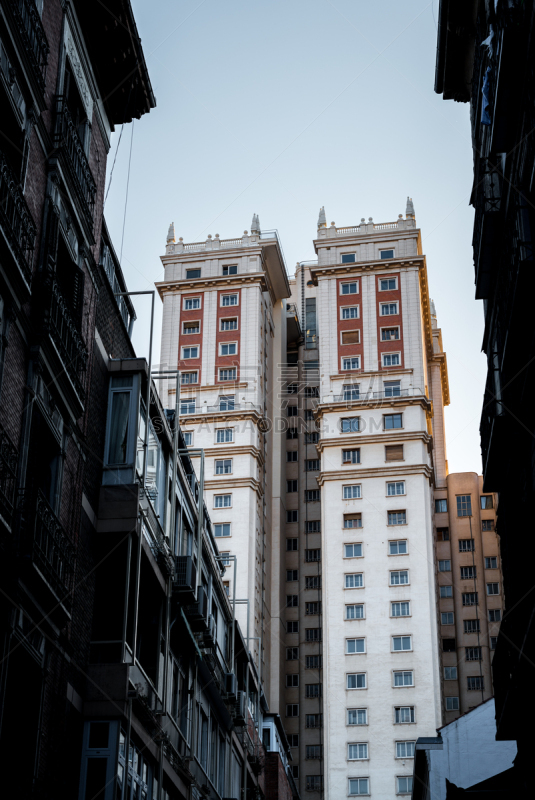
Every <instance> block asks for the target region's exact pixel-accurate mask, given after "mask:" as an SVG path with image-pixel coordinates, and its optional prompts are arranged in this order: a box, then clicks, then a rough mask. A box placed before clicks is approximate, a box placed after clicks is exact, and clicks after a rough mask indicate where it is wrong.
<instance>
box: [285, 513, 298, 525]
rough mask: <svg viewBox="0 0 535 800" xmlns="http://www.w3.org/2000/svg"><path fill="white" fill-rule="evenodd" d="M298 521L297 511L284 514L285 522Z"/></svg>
mask: <svg viewBox="0 0 535 800" xmlns="http://www.w3.org/2000/svg"><path fill="white" fill-rule="evenodd" d="M298 521H299V511H297V510H295V511H287V512H286V522H298Z"/></svg>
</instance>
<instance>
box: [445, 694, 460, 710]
mask: <svg viewBox="0 0 535 800" xmlns="http://www.w3.org/2000/svg"><path fill="white" fill-rule="evenodd" d="M458 710H459V698H458V697H446V711H458Z"/></svg>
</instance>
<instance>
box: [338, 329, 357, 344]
mask: <svg viewBox="0 0 535 800" xmlns="http://www.w3.org/2000/svg"><path fill="white" fill-rule="evenodd" d="M359 342H360V331H342V344H359Z"/></svg>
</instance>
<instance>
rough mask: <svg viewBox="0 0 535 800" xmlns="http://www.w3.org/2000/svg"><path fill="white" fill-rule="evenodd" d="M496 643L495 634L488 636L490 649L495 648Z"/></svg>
mask: <svg viewBox="0 0 535 800" xmlns="http://www.w3.org/2000/svg"><path fill="white" fill-rule="evenodd" d="M497 644H498V637H497V636H491V637H490V649H491V650H496V645H497Z"/></svg>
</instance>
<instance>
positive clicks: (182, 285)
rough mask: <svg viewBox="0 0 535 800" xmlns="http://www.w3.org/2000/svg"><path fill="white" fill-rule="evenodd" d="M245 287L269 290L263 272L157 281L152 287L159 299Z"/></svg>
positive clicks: (230, 309) (230, 307)
mask: <svg viewBox="0 0 535 800" xmlns="http://www.w3.org/2000/svg"><path fill="white" fill-rule="evenodd" d="M244 284H246V286H247V287H248V286H251V285H255V284H259V285H260V288H261V290H262V291H263V292H266V291H268V290H269V285H268V280H267V276H266V275H265V273H263V272H242V273H241V274H239V275H230V276H228V277H227V276H226V275H225V277H223V276H222V275H213V276H211V277H209V278H194V279H192V280H174V281H158V282H156V283H155V284H154V285H155V286H156V288H157V290H158V294H159V295H160V297H163V295H164V294H182V293H183V292H185V291H186V290H187V292H188V293H189V292H195V291H198V292H201V291H206V289H208V288H213V287H215V288H216V289H217V290H224V289H225V288H227V287H229V288H231V289H241V288H244ZM232 308H233V306H229V313H231V311H232Z"/></svg>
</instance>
